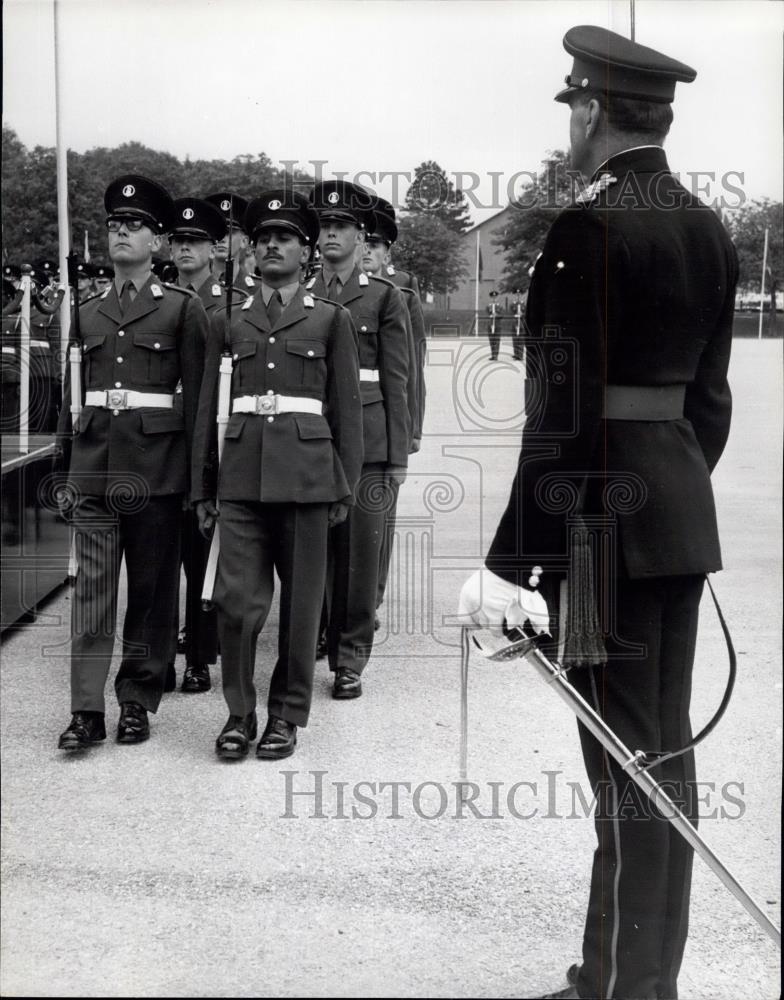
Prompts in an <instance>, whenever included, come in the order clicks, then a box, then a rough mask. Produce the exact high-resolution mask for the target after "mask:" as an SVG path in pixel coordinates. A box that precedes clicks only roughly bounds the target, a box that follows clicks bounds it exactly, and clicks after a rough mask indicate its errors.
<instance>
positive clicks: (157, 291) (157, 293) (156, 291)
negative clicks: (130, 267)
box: [150, 285, 163, 299]
mask: <svg viewBox="0 0 784 1000" xmlns="http://www.w3.org/2000/svg"><path fill="white" fill-rule="evenodd" d="M150 291H151V292H152V297H153V298H154V299H162V298H163V292H162V291H161V286H160V285H150Z"/></svg>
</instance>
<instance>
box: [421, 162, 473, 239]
mask: <svg viewBox="0 0 784 1000" xmlns="http://www.w3.org/2000/svg"><path fill="white" fill-rule="evenodd" d="M405 210H406V211H407V212H409V213H411V214H413V215H427V216H430V217H432V218H437V219H440V220H441V222H443V223H444V225H445V226H447V227H448V228H449V229H451V230H452V231H453V232H455V233H465V232H467V231H468V230H469V229H470V228H471V218H470V215H469V211H468V203H467V202H466V198H465V195H464V194H463V192H462V191H456V190H455V186H454V184H453V183H452V181H450V180H449V178H448V177H447V175H446V173H445V172H444V171H443V170H442V169H441V167H439V165H438V164H437V163H436V161H435V160H426V161H425V162H424V163H420V165H419V166H418V167H417V168H416V170H415V171H414V180H413V181H412V183H411V186H410V187H409V189H408V191H407V192H406V206H405Z"/></svg>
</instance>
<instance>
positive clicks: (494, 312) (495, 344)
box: [487, 289, 501, 361]
mask: <svg viewBox="0 0 784 1000" xmlns="http://www.w3.org/2000/svg"><path fill="white" fill-rule="evenodd" d="M497 297H498V292H497V291H496V290H495V289H493V291H492V292H490V300H491V301H490V304H489V305H488V307H487V312H488V315H489V316H490V322H489V325H488V327H487V339H488V340H489V341H490V360H491V361H497V360H498V352H499V350H500V348H501V317H500V315H499V313H498V303H497V302H496V298H497Z"/></svg>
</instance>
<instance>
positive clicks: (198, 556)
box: [172, 509, 218, 664]
mask: <svg viewBox="0 0 784 1000" xmlns="http://www.w3.org/2000/svg"><path fill="white" fill-rule="evenodd" d="M209 554H210V542H209V541H208V540H207V539H206V538H205V537H204V535H202V533H201V532H200V531H199V520H198V518H197V516H196V511H195V510H193V509H188V510H186V511H184V512H183V515H182V568H183V570H184V571H185V579H186V587H185V659H186V662H187V663H193V664H197V663H200V664H212V663H216V662H217V660H218V615H217V612H216V611H215V608H212V609H211V610H210V611H204V610H203V608H202V606H201V592H202V588H203V586H204V571H205V569H206V568H207V559H208V557H209ZM178 631H179V615H178V616H177V617H176V618H175V628H174V640H175V645H176V637H177V632H178ZM172 659H174V657H172Z"/></svg>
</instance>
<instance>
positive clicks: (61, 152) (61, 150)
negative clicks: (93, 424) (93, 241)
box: [53, 0, 78, 383]
mask: <svg viewBox="0 0 784 1000" xmlns="http://www.w3.org/2000/svg"><path fill="white" fill-rule="evenodd" d="M53 12H54V106H55V128H56V137H57V138H56V143H57V148H56V152H57V228H58V234H59V235H58V239H59V256H60V284H61V285H64V286H65V287H66V294H65V295H64V296H63V301H62V302H61V303H60V366H59V367H60V377H61V379H62V382H63V383H64V381H65V369H66V360H67V357H68V340H69V335H70V328H71V290H70V289H69V288H68V251H69V249H70V244H71V227H70V224H69V222H68V152H67V150H66V147H65V143H64V142H63V116H62V112H61V107H60V100H61V96H62V79H61V74H60V52H59V27H60V0H53ZM77 294H78V291H76V290H74V295H77Z"/></svg>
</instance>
